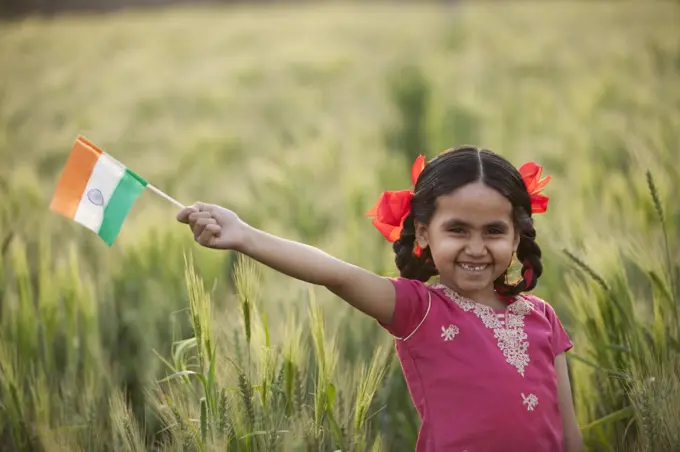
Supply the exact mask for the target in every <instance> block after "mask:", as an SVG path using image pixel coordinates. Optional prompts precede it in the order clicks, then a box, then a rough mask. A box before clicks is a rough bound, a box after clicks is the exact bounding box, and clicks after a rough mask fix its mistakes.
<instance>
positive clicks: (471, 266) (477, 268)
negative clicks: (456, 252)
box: [456, 262, 489, 273]
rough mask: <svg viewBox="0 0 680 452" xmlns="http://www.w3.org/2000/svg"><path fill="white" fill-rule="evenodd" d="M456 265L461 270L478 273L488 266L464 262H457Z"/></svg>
mask: <svg viewBox="0 0 680 452" xmlns="http://www.w3.org/2000/svg"><path fill="white" fill-rule="evenodd" d="M456 265H458V266H459V267H460V268H462V269H463V270H466V271H469V272H473V273H480V272H482V271H484V270H486V269H487V267H489V264H465V263H462V262H459V263H458V264H456Z"/></svg>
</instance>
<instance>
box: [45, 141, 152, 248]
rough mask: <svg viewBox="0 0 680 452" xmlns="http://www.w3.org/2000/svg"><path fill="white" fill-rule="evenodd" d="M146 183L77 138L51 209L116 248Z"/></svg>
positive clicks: (95, 147)
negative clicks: (118, 237) (122, 228)
mask: <svg viewBox="0 0 680 452" xmlns="http://www.w3.org/2000/svg"><path fill="white" fill-rule="evenodd" d="M146 186H147V181H146V180H144V179H143V178H142V177H140V176H139V175H138V174H136V173H135V172H133V171H132V170H130V169H129V168H126V167H125V166H124V165H123V164H122V163H120V162H118V161H117V160H115V159H114V158H113V157H111V156H110V155H108V154H107V153H105V152H104V151H102V150H101V149H99V148H98V147H97V146H96V145H94V144H93V143H91V142H90V141H88V140H87V139H85V138H83V137H78V138H77V139H76V142H75V144H74V145H73V149H72V150H71V154H70V155H69V158H68V160H67V161H66V166H65V167H64V170H63V172H62V174H61V177H60V179H59V182H58V184H57V188H56V191H55V192H54V195H53V197H52V202H51V203H50V209H51V210H52V211H54V212H56V213H59V214H61V215H63V216H65V217H66V218H70V219H72V220H74V221H75V222H77V223H80V224H81V225H83V226H85V227H86V228H88V229H91V230H92V231H94V232H95V233H97V234H98V235H99V237H101V238H102V240H104V242H106V244H107V245H109V246H111V245H113V242H114V240H115V239H116V237H117V236H118V233H119V232H120V229H121V226H122V225H123V222H124V221H125V218H126V217H127V215H128V212H129V211H130V209H131V208H132V205H133V204H134V203H135V201H136V200H137V198H138V197H139V195H141V193H142V192H143V191H144V189H145V188H146Z"/></svg>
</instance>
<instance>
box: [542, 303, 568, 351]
mask: <svg viewBox="0 0 680 452" xmlns="http://www.w3.org/2000/svg"><path fill="white" fill-rule="evenodd" d="M543 304H544V305H545V316H546V318H547V319H548V322H550V326H551V327H552V349H553V353H554V355H555V356H557V355H559V354H561V353H564V352H566V351H569V350H571V348H572V347H573V346H574V344H573V343H572V341H571V339H570V338H569V335H568V334H567V332H566V331H565V329H564V326H563V325H562V322H561V321H560V319H559V318H558V317H557V313H556V312H555V310H554V309H553V307H552V306H550V305H549V304H548V303H546V302H545V301H543Z"/></svg>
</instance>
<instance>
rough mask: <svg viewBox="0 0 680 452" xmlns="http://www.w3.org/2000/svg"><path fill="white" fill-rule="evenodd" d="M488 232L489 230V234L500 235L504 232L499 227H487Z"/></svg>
mask: <svg viewBox="0 0 680 452" xmlns="http://www.w3.org/2000/svg"><path fill="white" fill-rule="evenodd" d="M488 232H489V234H491V235H502V234H504V233H505V231H503V230H502V229H500V228H489V231H488Z"/></svg>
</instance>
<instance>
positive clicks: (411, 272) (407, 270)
mask: <svg viewBox="0 0 680 452" xmlns="http://www.w3.org/2000/svg"><path fill="white" fill-rule="evenodd" d="M415 243H416V231H415V225H414V222H413V215H412V214H409V215H408V216H407V217H406V219H405V220H404V227H403V229H402V230H401V235H400V236H399V239H397V240H395V241H394V243H393V244H392V248H393V249H394V253H395V257H394V263H395V264H396V265H397V268H398V269H399V273H400V275H401V276H402V277H403V278H408V279H416V280H418V281H422V282H427V281H428V280H429V279H430V278H432V277H433V276H435V275H437V274H438V273H439V272H438V271H437V268H436V267H435V265H434V261H433V260H432V254H431V252H430V249H429V248H425V249H424V250H422V253H421V254H420V256H416V255H415V254H414V253H413V249H414V247H415Z"/></svg>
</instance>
